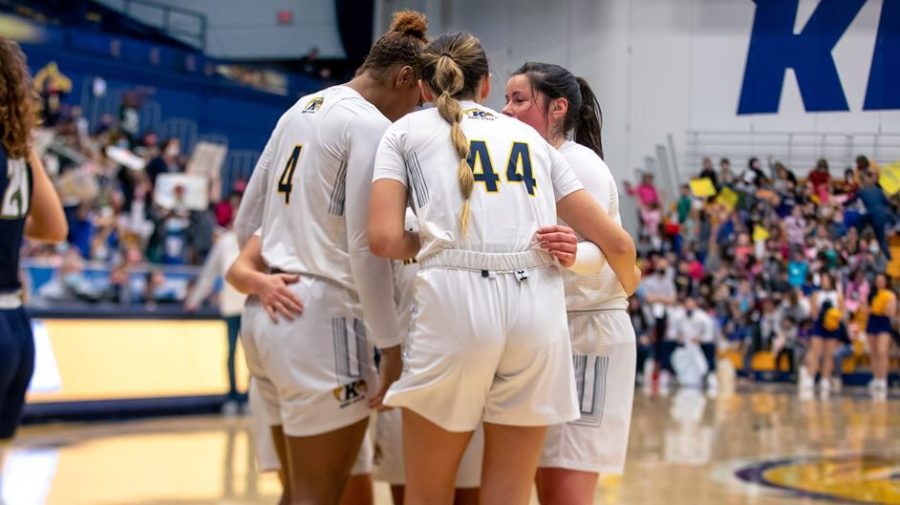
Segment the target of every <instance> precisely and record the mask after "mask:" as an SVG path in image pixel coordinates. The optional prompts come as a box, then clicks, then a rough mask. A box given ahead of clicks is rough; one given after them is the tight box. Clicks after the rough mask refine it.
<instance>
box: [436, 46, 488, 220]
mask: <svg viewBox="0 0 900 505" xmlns="http://www.w3.org/2000/svg"><path fill="white" fill-rule="evenodd" d="M487 74H488V62H487V56H486V55H485V53H484V49H483V48H482V47H481V42H479V41H478V39H477V38H475V36H473V35H471V34H468V33H452V34H445V35H441V36H440V37H438V38H437V39H435V40H434V41H432V42H431V43H430V44H428V45H427V46H426V47H425V49H424V50H423V51H422V79H423V80H424V81H425V82H426V83H427V84H428V86H429V87H430V88H431V90H432V91H433V92H434V94H435V95H437V98H436V99H435V101H434V105H435V107H436V108H437V111H438V113H440V115H441V117H442V118H444V120H445V121H447V122H448V123H450V141H451V142H452V143H453V148H454V149H455V150H456V154H457V155H458V156H459V163H458V165H457V169H456V173H457V179H458V180H459V191H460V193H462V197H463V206H462V210H460V213H459V227H460V231H461V232H462V236H463V237H465V236H466V234H467V233H468V229H469V214H470V211H471V209H470V205H469V197H470V196H472V189H473V188H474V187H475V176H474V174H473V173H472V168H471V167H469V162H468V158H469V139H468V138H466V134H465V133H463V130H462V126H461V124H460V123H461V121H462V118H463V112H462V108H461V107H460V105H459V100H460V99H466V98H473V97H474V96H475V93H476V92H477V88H478V83H479V82H480V81H481V78H482V77H484V76H485V75H487Z"/></svg>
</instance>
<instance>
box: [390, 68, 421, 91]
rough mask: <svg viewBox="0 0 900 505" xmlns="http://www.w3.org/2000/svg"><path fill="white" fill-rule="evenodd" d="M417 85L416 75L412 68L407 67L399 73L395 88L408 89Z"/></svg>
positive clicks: (395, 80)
mask: <svg viewBox="0 0 900 505" xmlns="http://www.w3.org/2000/svg"><path fill="white" fill-rule="evenodd" d="M415 83H416V73H415V71H414V70H413V68H412V67H410V66H409V65H406V66H404V67H402V68H401V69H400V71H399V72H397V78H396V79H394V86H396V87H398V88H408V87H410V86H414V85H415Z"/></svg>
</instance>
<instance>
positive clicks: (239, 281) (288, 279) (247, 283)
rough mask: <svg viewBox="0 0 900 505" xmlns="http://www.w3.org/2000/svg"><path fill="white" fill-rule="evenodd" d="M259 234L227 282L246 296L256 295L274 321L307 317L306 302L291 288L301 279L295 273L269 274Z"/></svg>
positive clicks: (226, 278) (238, 259) (239, 259)
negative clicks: (305, 314)
mask: <svg viewBox="0 0 900 505" xmlns="http://www.w3.org/2000/svg"><path fill="white" fill-rule="evenodd" d="M261 246H262V243H261V241H260V238H259V236H258V235H251V236H250V239H249V240H248V241H247V245H245V246H244V247H243V248H242V249H241V253H240V254H239V255H238V258H237V259H236V260H234V263H232V264H231V267H229V268H228V271H227V272H226V273H225V281H226V282H228V283H229V284H231V285H232V286H234V289H236V290H238V291H239V292H241V293H244V294H245V295H256V296H257V297H258V298H259V301H260V302H261V303H262V305H263V307H264V308H265V310H266V312H267V313H268V314H269V317H270V318H272V321H273V322H278V315H281V317H284V318H285V319H287V320H288V321H290V320H292V319H293V318H294V316H299V315H302V314H303V301H302V300H300V298H298V297H297V296H296V295H295V294H294V293H293V292H291V290H290V289H289V288H288V286H290V285H291V284H295V283H297V282H298V281H299V280H300V276H299V275H294V274H267V273H265V272H266V271H267V268H268V267H267V266H266V263H265V261H264V260H263V257H262V247H261Z"/></svg>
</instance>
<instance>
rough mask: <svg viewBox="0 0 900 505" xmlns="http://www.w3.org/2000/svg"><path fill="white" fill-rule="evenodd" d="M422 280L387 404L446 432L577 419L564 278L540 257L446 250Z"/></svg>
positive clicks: (424, 268)
mask: <svg viewBox="0 0 900 505" xmlns="http://www.w3.org/2000/svg"><path fill="white" fill-rule="evenodd" d="M420 268H421V270H420V272H419V273H418V276H417V278H416V285H415V290H416V303H415V306H416V313H415V314H414V316H413V317H414V323H413V329H412V333H411V335H410V338H409V340H408V342H407V346H406V350H405V358H406V361H405V367H404V371H403V375H402V376H401V377H400V379H399V380H398V381H397V382H395V383H394V384H393V385H392V386H391V388H390V389H389V390H388V393H387V395H386V398H385V404H387V405H390V406H392V407H405V408H408V409H411V410H412V411H414V412H416V413H417V414H419V415H421V416H423V417H425V418H426V419H428V420H429V421H431V422H433V423H435V424H437V425H438V426H440V427H442V428H443V429H445V430H448V431H473V430H475V428H477V427H478V425H479V424H481V422H482V420H484V421H485V422H490V423H496V424H505V425H513V426H544V425H550V424H557V423H563V422H567V421H571V420H574V419H577V418H578V407H577V405H578V404H577V401H576V398H575V383H574V372H573V369H572V356H571V347H570V343H569V332H568V328H567V324H566V316H565V299H564V296H563V282H562V276H561V274H560V271H559V270H558V269H557V267H556V266H554V263H553V261H552V258H550V257H549V256H548V255H545V254H543V253H539V252H537V251H532V252H527V253H519V254H486V253H475V252H467V251H457V250H452V251H442V252H440V253H438V254H436V255H435V256H432V257H429V258H426V259H425V260H424V261H423V262H422V263H421V265H420Z"/></svg>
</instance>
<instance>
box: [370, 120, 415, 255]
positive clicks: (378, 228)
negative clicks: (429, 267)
mask: <svg viewBox="0 0 900 505" xmlns="http://www.w3.org/2000/svg"><path fill="white" fill-rule="evenodd" d="M402 143H403V133H402V132H399V131H398V128H396V127H392V128H388V131H387V132H385V134H384V137H383V138H382V139H381V144H380V145H379V146H378V153H377V155H376V157H375V170H374V172H375V173H374V182H373V183H372V189H371V199H370V201H369V222H368V236H369V247H370V248H371V250H372V253H373V254H377V255H378V256H381V257H384V258H390V259H395V260H407V259H410V258H413V257H415V255H416V254H418V252H419V235H418V234H417V233H413V232H410V231H408V230H407V229H406V227H405V226H404V225H405V223H406V202H407V198H408V196H409V194H408V189H407V188H408V180H407V174H406V163H405V162H404V158H403V150H402Z"/></svg>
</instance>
